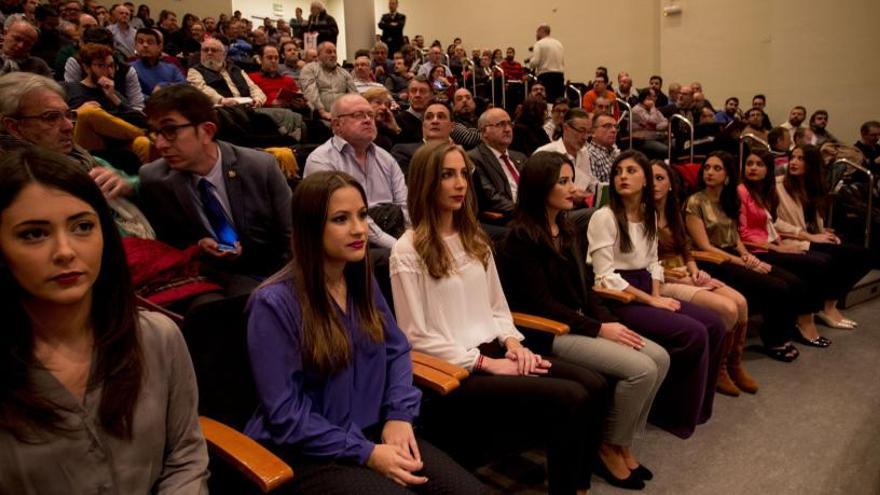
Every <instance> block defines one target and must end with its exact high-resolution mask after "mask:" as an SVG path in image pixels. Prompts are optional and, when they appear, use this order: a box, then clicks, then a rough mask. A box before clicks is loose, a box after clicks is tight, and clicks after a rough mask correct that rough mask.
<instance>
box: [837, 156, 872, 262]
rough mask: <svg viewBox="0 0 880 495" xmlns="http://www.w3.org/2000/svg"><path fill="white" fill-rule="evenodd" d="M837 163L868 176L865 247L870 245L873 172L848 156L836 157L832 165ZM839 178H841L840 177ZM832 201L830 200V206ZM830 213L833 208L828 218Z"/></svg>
mask: <svg viewBox="0 0 880 495" xmlns="http://www.w3.org/2000/svg"><path fill="white" fill-rule="evenodd" d="M838 163H844V164H846V165H848V166H850V167H852V168H854V169H856V170H858V171H860V172H863V173H865V174H866V175H867V176H868V213H867V214H866V215H865V248H870V247H871V224H872V223H873V222H872V221H871V215H872V214H873V212H874V174H873V173H872V172H871V169H869V168H868V167H866V166H864V165H862V164H861V163H857V162H855V161H853V160H850V159H849V158H838V159H836V160H834V163H833V164H832V165H837V164H838ZM840 180H843V177H841V179H840ZM833 205H834V203H833V202H832V206H833ZM831 213H833V210H832V211H830V212H829V220H830V219H831Z"/></svg>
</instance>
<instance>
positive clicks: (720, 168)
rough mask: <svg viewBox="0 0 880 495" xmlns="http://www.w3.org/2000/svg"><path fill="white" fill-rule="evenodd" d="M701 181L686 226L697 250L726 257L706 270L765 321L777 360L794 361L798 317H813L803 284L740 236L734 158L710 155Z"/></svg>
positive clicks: (769, 351) (767, 342)
mask: <svg viewBox="0 0 880 495" xmlns="http://www.w3.org/2000/svg"><path fill="white" fill-rule="evenodd" d="M697 177H698V188H699V190H698V191H697V192H695V193H694V194H692V195H691V196H690V197H689V198H688V200H687V204H686V206H685V221H686V222H685V224H686V226H687V231H688V234H689V235H690V237H691V239H692V240H693V242H694V245H695V246H696V248H697V249H700V250H703V251H709V252H714V253H717V254H720V255H721V256H724V257H725V258H726V259H727V261H726V262H725V263H721V264H712V263H706V264H705V265H704V266H703V269H704V270H706V271H707V272H708V273H709V274H710V275H712V276H713V277H715V278H717V279H719V280H721V281H722V282H724V283H725V284H727V285H729V286H731V287H733V288H734V289H736V290H737V291H738V292H740V293H741V294H743V295H744V296H745V297H746V299H747V300H748V301H749V302H750V303H751V307H752V310H754V311H757V312H759V313H761V314H762V315H763V316H764V323H763V324H762V325H761V340H762V341H763V343H764V348H765V350H766V352H767V354H768V355H769V356H770V357H772V358H773V359H776V360H779V361H784V362H791V361H794V360H795V359H797V357H798V350H797V348H795V346H794V344H792V343H791V339H792V337H793V336H794V335H796V334H795V332H797V329H796V326H795V325H796V318H797V315H799V314H805V313H810V311H809V310H808V309H806V308H805V307H804V304H805V302H806V295H805V294H804V293H803V284H801V283H800V280H799V279H798V278H797V277H795V276H794V275H792V274H791V273H789V272H786V271H784V270H782V269H779V268H778V267H777V268H776V269H774V268H773V267H772V266H770V265H769V264H768V263H765V262H763V261H761V260H760V259H759V258H758V257H756V256H755V255H753V254H752V253H750V252H749V251H748V249H746V247H745V245H744V244H743V243H742V240H741V239H740V237H739V232H738V229H737V222H738V221H739V212H740V200H739V196H737V193H736V187H737V184H738V178H739V172H738V170H737V166H736V161H735V160H734V159H733V156H731V155H730V154H729V153H726V152H723V151H717V152H713V153H710V154H709V156H708V157H707V158H706V161H705V163H704V164H703V170H702V171H701V172H700V174H699V175H698V176H697Z"/></svg>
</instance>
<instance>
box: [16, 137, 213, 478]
mask: <svg viewBox="0 0 880 495" xmlns="http://www.w3.org/2000/svg"><path fill="white" fill-rule="evenodd" d="M0 293H2V294H3V297H0V314H2V315H3V331H2V332H0V492H2V493H59V492H64V493H87V492H94V491H95V489H96V487H99V486H100V487H104V488H105V489H106V490H107V491H108V492H114V493H162V494H172V493H173V494H178V493H183V494H200V493H205V492H206V491H207V486H206V481H207V477H208V473H207V467H208V452H207V449H206V447H205V440H204V438H203V437H202V433H201V429H200V428H199V422H198V412H197V410H196V403H197V400H198V393H197V390H196V379H195V374H194V373H193V368H192V363H191V361H190V357H189V353H188V352H187V349H186V344H185V343H184V341H183V337H182V336H181V334H180V331H179V330H178V329H177V327H176V326H175V325H174V323H173V322H172V321H171V320H169V319H168V318H167V317H165V316H162V315H159V314H157V313H150V312H146V311H138V309H137V307H136V304H135V295H134V289H133V288H132V285H131V278H130V275H129V271H128V266H127V265H126V260H125V252H124V250H123V248H122V241H121V240H120V237H119V234H118V232H117V229H116V226H115V223H114V220H113V216H112V214H111V211H110V208H109V207H108V205H107V202H106V200H105V199H104V195H103V193H102V192H101V190H100V189H99V188H98V186H97V185H96V184H95V182H94V181H93V180H92V179H91V177H89V175H88V174H87V173H86V172H85V171H83V170H82V169H81V168H80V167H78V166H77V164H76V163H75V162H73V161H71V160H70V159H69V158H67V157H65V156H62V155H59V154H55V153H51V152H47V151H41V150H39V149H37V148H25V149H21V150H18V151H13V152H8V153H6V154H5V156H3V157H2V158H0Z"/></svg>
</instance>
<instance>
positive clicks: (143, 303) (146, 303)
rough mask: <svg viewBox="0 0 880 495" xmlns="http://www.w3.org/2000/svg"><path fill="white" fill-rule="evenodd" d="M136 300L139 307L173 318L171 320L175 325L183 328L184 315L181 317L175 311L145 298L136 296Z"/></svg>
mask: <svg viewBox="0 0 880 495" xmlns="http://www.w3.org/2000/svg"><path fill="white" fill-rule="evenodd" d="M135 300H136V301H137V305H138V306H140V307H142V308H144V309H148V310H150V311H155V312H157V313H162V314H163V315H165V316H167V317H169V318H171V320H172V321H173V322H174V323H176V324H177V326H178V327H182V326H183V315H181V314H179V313H175V312H174V311H171V310H169V309H167V308H163V307H162V306H159V305H158V304H156V303H154V302H152V301H150V300H149V299H147V298H145V297H143V296H138V295H135Z"/></svg>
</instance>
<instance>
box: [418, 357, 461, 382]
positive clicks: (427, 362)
mask: <svg viewBox="0 0 880 495" xmlns="http://www.w3.org/2000/svg"><path fill="white" fill-rule="evenodd" d="M410 355H411V356H412V360H413V363H419V364H421V365H424V366H427V367H429V368H434V369H435V370H437V371H440V372H442V373H446V374H447V375H449V376H451V377H453V378H455V379H456V380H464V379H465V378H467V377H468V375H470V373H468V370H466V369H464V368H462V367H461V366H456V365H454V364H452V363H448V362H446V361H444V360H442V359H440V358H436V357H434V356H429V355H427V354H425V353H423V352H419V351H412V352H410Z"/></svg>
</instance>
